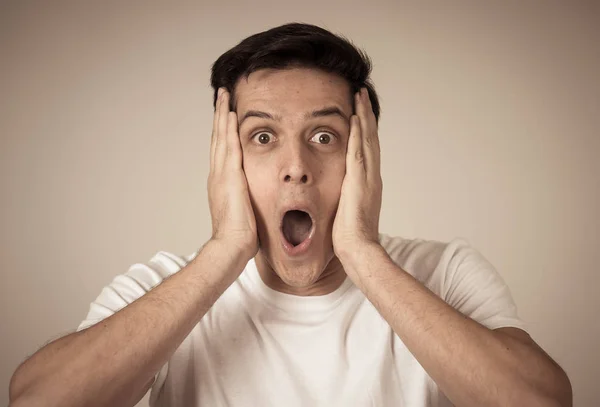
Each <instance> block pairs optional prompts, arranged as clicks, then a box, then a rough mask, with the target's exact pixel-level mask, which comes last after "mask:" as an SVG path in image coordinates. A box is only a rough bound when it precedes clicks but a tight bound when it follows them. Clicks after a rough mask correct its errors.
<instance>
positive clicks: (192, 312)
mask: <svg viewBox="0 0 600 407" xmlns="http://www.w3.org/2000/svg"><path fill="white" fill-rule="evenodd" d="M226 250H227V248H225V247H222V245H221V244H219V243H215V242H212V241H211V242H209V243H208V244H207V245H205V246H204V248H203V249H202V250H201V252H200V253H199V255H198V256H197V257H196V258H195V259H194V260H193V261H192V262H190V264H188V265H187V266H186V267H185V268H184V269H182V270H181V271H180V272H178V273H176V274H174V275H173V276H172V277H171V278H168V279H167V280H165V281H163V282H162V283H161V284H160V285H159V286H157V287H156V288H154V289H153V290H151V291H150V292H149V293H147V294H146V295H144V296H142V297H141V298H139V299H138V300H137V301H134V302H133V303H131V304H130V305H128V306H127V307H125V308H124V309H122V310H120V311H119V312H117V313H115V314H114V315H112V316H111V317H109V318H107V319H105V320H103V321H101V322H100V323H98V324H96V325H94V326H92V327H90V328H88V329H86V330H84V331H81V332H78V333H75V334H72V335H69V336H68V337H65V338H62V339H59V340H57V341H55V342H53V343H51V344H49V345H47V346H45V347H44V348H42V349H40V350H39V351H38V352H37V353H36V354H34V355H33V356H32V357H31V358H30V359H29V360H27V361H26V362H25V363H24V364H23V365H22V366H21V367H19V369H17V371H16V372H15V374H14V376H13V379H12V380H11V386H10V394H11V402H13V403H14V404H12V405H43V406H109V405H110V406H113V405H119V406H121V405H131V406H133V405H134V404H135V403H136V402H137V400H133V398H134V397H132V395H137V394H139V393H140V392H141V391H142V390H143V389H144V388H145V387H146V386H147V384H148V383H149V382H150V381H151V380H152V378H153V376H154V375H155V374H156V372H157V371H158V370H159V369H160V368H161V367H162V366H163V365H164V363H166V361H167V360H168V358H169V357H170V356H171V355H172V354H173V352H174V351H175V350H176V349H177V347H178V346H179V345H180V344H181V342H182V341H183V340H184V339H185V337H186V336H187V335H188V334H189V332H190V331H191V330H192V328H193V327H194V326H195V325H196V324H197V323H198V321H199V320H200V319H201V318H202V317H203V316H204V314H205V313H206V312H207V311H208V309H209V308H210V307H211V306H212V305H213V304H214V302H215V301H216V300H217V299H218V298H219V296H220V295H221V294H222V293H223V292H224V291H225V289H226V288H227V287H228V286H229V285H230V284H231V283H232V282H233V281H234V280H235V278H236V277H237V276H238V275H239V273H240V272H241V270H242V269H243V267H244V265H245V262H246V260H247V259H245V258H243V257H242V256H236V255H233V256H232V255H228V254H227V251H226ZM15 400H16V402H15Z"/></svg>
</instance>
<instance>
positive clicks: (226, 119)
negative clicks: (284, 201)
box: [208, 90, 258, 260]
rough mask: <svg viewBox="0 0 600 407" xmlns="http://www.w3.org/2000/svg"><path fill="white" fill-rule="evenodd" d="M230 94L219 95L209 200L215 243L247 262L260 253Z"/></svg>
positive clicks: (213, 135) (214, 127)
mask: <svg viewBox="0 0 600 407" xmlns="http://www.w3.org/2000/svg"><path fill="white" fill-rule="evenodd" d="M229 97H230V96H229V93H228V92H227V91H226V90H222V91H221V92H220V93H219V98H218V100H217V106H216V110H215V116H214V121H213V132H212V138H211V149H210V157H211V159H210V174H209V177H208V199H209V205H210V213H211V218H212V229H213V231H212V240H216V241H220V242H222V243H223V244H224V246H225V247H227V248H228V249H229V250H231V251H232V253H233V252H235V251H238V252H239V253H240V254H241V255H242V256H243V257H247V258H248V260H249V259H250V258H252V257H254V255H255V254H256V252H257V251H258V236H257V230H256V219H255V216H254V212H253V210H252V205H251V203H250V195H249V191H248V182H247V180H246V175H245V173H244V169H243V168H242V148H241V145H240V138H239V133H238V122H237V115H236V113H235V112H231V111H229Z"/></svg>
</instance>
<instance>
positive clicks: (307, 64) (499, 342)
mask: <svg viewBox="0 0 600 407" xmlns="http://www.w3.org/2000/svg"><path fill="white" fill-rule="evenodd" d="M370 69H371V68H370V64H369V61H368V59H367V57H366V56H365V55H364V54H362V53H361V52H359V51H358V50H356V49H355V48H354V47H353V46H352V45H351V44H350V43H348V42H347V41H346V40H344V39H342V38H340V37H337V36H335V35H333V34H331V33H330V32H328V31H326V30H323V29H321V28H318V27H315V26H311V25H302V24H288V25H284V26H281V27H277V28H274V29H272V30H269V31H266V32H263V33H259V34H256V35H254V36H251V37H249V38H247V39H246V40H244V41H242V42H241V43H240V44H239V45H237V46H236V47H234V48H233V49H231V50H229V51H228V52H226V53H225V54H223V55H222V56H221V57H220V58H219V59H218V60H217V62H216V63H215V64H214V66H213V75H212V85H213V87H214V89H215V92H216V94H215V115H214V122H213V132H212V140H211V150H210V162H211V169H210V176H209V180H208V193H209V200H210V211H211V216H212V224H213V231H212V232H213V233H212V238H211V239H210V241H209V242H207V243H206V244H205V245H204V246H203V247H202V249H200V250H199V251H198V252H197V253H194V255H192V256H190V257H186V258H182V257H178V256H175V255H173V254H170V253H166V252H160V253H158V254H157V255H156V256H155V257H154V258H153V259H151V260H150V262H149V263H148V264H146V265H141V264H139V265H134V266H132V267H131V268H130V270H129V271H128V272H127V273H126V274H125V275H122V276H118V277H117V278H115V280H114V281H113V282H112V284H110V285H109V286H108V287H106V288H105V289H104V290H103V291H102V293H101V294H100V296H99V297H98V298H97V300H96V301H95V302H94V303H92V305H91V308H90V312H89V315H88V317H87V319H86V320H85V321H84V322H83V323H82V324H81V325H80V327H79V329H78V332H76V333H74V334H71V335H68V336H66V337H64V338H62V339H59V340H57V341H55V342H53V343H51V344H49V345H47V346H46V347H44V348H43V349H41V350H40V351H38V352H37V353H36V354H34V355H33V356H32V357H31V358H30V359H29V360H28V361H26V362H25V363H24V364H23V365H21V366H20V367H19V369H17V371H16V372H15V375H14V376H13V378H12V380H11V386H10V397H11V406H14V407H16V406H31V405H44V406H84V405H85V406H133V405H134V404H135V403H136V402H137V401H138V400H139V399H140V398H141V397H142V396H143V395H144V394H145V393H146V391H147V390H148V389H149V388H152V393H151V400H150V403H151V405H153V406H220V405H229V406H266V405H275V406H333V405H339V406H373V405H376V406H388V405H403V406H430V405H431V406H450V405H453V404H454V405H456V406H569V405H571V398H572V397H571V386H570V383H569V380H568V378H567V376H566V375H565V373H564V372H563V371H562V369H561V368H560V367H559V366H558V365H557V364H556V363H555V362H554V361H552V359H551V358H550V357H549V356H548V355H546V354H545V353H544V351H543V350H542V349H541V348H540V347H538V346H537V345H536V343H535V342H534V341H533V340H532V339H531V338H530V337H529V335H528V334H527V333H526V332H525V331H524V330H523V323H522V322H521V321H520V320H519V318H518V317H517V313H516V307H515V305H514V302H513V300H512V298H511V296H510V293H509V291H508V288H507V287H506V285H505V284H504V282H503V281H502V279H501V278H500V276H499V275H498V273H497V272H496V271H495V270H494V268H493V267H492V266H491V265H490V264H489V263H488V262H487V261H486V260H485V259H484V258H483V257H482V256H481V255H480V254H479V253H477V251H475V250H473V249H472V248H470V247H469V246H468V245H467V244H466V243H465V242H463V241H461V240H455V241H452V242H450V243H449V244H442V243H438V242H429V241H423V240H405V239H401V238H392V237H389V236H386V235H380V234H379V228H378V224H379V212H380V207H381V192H382V180H381V176H380V155H379V140H378V128H377V123H378V118H379V103H378V99H377V95H376V92H375V90H374V88H373V86H372V84H371V83H370V81H369V73H370Z"/></svg>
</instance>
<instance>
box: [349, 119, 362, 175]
mask: <svg viewBox="0 0 600 407" xmlns="http://www.w3.org/2000/svg"><path fill="white" fill-rule="evenodd" d="M346 174H348V175H350V176H360V175H361V174H362V175H363V176H364V174H365V167H364V155H363V151H362V137H361V129H360V119H359V118H358V116H357V115H352V117H350V136H349V137H348V149H347V151H346Z"/></svg>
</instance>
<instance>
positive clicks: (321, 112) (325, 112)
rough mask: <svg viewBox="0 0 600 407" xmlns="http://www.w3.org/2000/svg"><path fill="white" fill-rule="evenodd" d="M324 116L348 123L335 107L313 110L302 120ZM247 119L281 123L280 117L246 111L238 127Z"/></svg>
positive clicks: (342, 113) (256, 111) (255, 111)
mask: <svg viewBox="0 0 600 407" xmlns="http://www.w3.org/2000/svg"><path fill="white" fill-rule="evenodd" d="M326 116H339V117H341V118H342V119H344V120H346V121H348V120H349V119H348V117H347V116H346V115H345V114H344V112H342V111H341V110H340V108H338V107H335V106H330V107H325V108H323V109H318V110H313V111H312V112H308V113H306V114H305V115H304V119H305V120H306V119H311V118H315V117H326ZM249 117H259V118H261V119H269V120H274V121H278V122H280V121H281V116H273V115H272V114H270V113H267V112H261V111H260V110H248V111H247V112H246V113H245V114H244V116H243V117H242V120H240V124H239V126H240V127H241V126H242V123H244V120H246V119H247V118H249Z"/></svg>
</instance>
